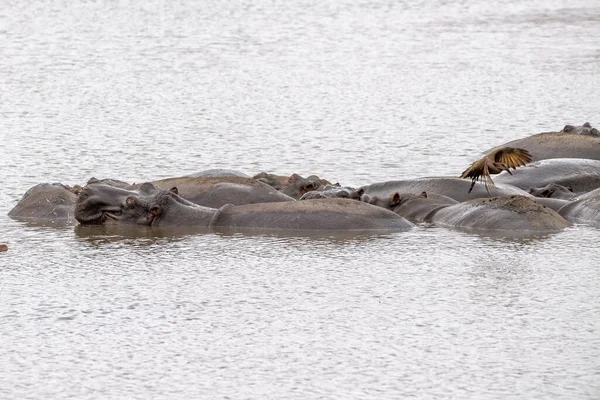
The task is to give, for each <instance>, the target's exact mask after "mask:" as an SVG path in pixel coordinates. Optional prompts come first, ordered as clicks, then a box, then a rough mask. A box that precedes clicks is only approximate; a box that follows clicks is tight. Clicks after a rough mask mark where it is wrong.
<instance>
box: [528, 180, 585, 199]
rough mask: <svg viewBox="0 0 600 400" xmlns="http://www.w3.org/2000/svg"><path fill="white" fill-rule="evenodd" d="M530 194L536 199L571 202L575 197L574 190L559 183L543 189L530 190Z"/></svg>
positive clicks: (548, 185) (550, 184)
mask: <svg viewBox="0 0 600 400" xmlns="http://www.w3.org/2000/svg"><path fill="white" fill-rule="evenodd" d="M529 194H531V195H532V196H534V197H545V198H553V199H563V200H571V199H573V197H574V196H575V193H573V189H572V188H570V187H566V186H563V185H559V184H557V183H549V184H547V185H546V186H543V187H536V188H531V189H529Z"/></svg>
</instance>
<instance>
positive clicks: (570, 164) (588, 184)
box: [494, 158, 600, 193]
mask: <svg viewBox="0 0 600 400" xmlns="http://www.w3.org/2000/svg"><path fill="white" fill-rule="evenodd" d="M494 182H496V183H503V184H508V185H513V186H516V187H518V188H521V189H523V190H526V191H528V192H529V191H530V190H531V189H532V188H539V187H544V186H546V185H549V184H552V183H553V184H558V185H561V186H564V187H568V188H570V189H571V191H573V193H584V192H589V191H590V190H594V189H596V188H598V187H600V161H599V160H588V159H581V158H558V159H550V160H542V161H536V162H533V163H531V164H527V165H525V166H524V167H521V168H518V169H516V170H514V171H512V175H510V174H508V173H506V172H502V173H501V174H499V175H497V176H496V177H495V178H494Z"/></svg>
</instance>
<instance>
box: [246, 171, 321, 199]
mask: <svg viewBox="0 0 600 400" xmlns="http://www.w3.org/2000/svg"><path fill="white" fill-rule="evenodd" d="M252 178H254V179H256V180H259V181H261V182H263V183H266V184H267V185H269V186H272V187H273V188H275V189H277V190H279V191H280V192H282V193H284V194H286V195H288V196H290V197H292V198H294V199H296V200H298V199H300V197H302V196H303V195H304V194H306V193H308V192H311V191H313V190H316V189H317V188H319V187H320V186H325V185H331V182H329V181H327V180H325V179H321V178H319V177H318V176H316V175H310V176H309V177H307V178H303V177H302V176H300V175H298V174H292V175H290V176H289V177H286V176H283V175H275V174H269V173H267V172H261V173H259V174H256V175H254V176H253V177H252Z"/></svg>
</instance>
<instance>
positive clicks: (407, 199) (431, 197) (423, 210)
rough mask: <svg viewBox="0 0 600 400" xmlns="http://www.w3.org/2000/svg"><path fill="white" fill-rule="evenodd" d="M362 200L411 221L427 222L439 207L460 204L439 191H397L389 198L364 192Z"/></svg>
mask: <svg viewBox="0 0 600 400" xmlns="http://www.w3.org/2000/svg"><path fill="white" fill-rule="evenodd" d="M361 201H364V202H366V203H369V204H372V205H375V206H378V207H382V208H385V209H387V210H391V211H393V212H395V213H396V214H398V215H400V216H401V217H404V218H406V219H407V220H409V221H411V222H425V219H426V217H427V216H428V215H429V214H430V213H431V212H432V211H434V210H437V209H438V208H442V207H446V206H449V205H453V204H458V201H456V200H454V199H452V198H450V197H448V196H444V195H442V194H437V193H429V194H428V193H426V192H422V193H420V194H418V195H416V194H408V195H401V194H400V193H398V192H395V193H394V194H392V195H391V196H390V197H388V198H381V197H378V196H370V195H368V194H363V195H362V196H361Z"/></svg>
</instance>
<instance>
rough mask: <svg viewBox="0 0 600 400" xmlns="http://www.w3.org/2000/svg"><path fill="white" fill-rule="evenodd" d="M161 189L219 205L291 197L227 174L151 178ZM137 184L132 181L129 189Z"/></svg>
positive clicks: (211, 205)
mask: <svg viewBox="0 0 600 400" xmlns="http://www.w3.org/2000/svg"><path fill="white" fill-rule="evenodd" d="M152 183H153V184H155V185H156V186H158V187H159V188H160V189H163V190H170V189H171V188H173V187H176V188H177V190H178V193H179V195H180V196H181V197H183V198H184V199H186V200H188V201H191V202H192V203H195V204H198V205H201V206H204V207H210V208H219V207H221V206H223V205H225V204H233V205H243V204H254V203H273V202H281V201H294V199H292V198H291V197H289V196H286V195H285V194H283V193H281V192H279V191H277V190H276V189H274V188H272V187H271V186H269V185H267V184H264V183H262V182H259V181H257V180H255V179H252V178H243V177H237V176H233V177H232V176H230V177H220V178H213V177H197V178H194V177H180V178H167V179H161V180H158V181H153V182H152ZM137 186H139V185H133V186H132V187H131V189H132V190H135V189H137Z"/></svg>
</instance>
